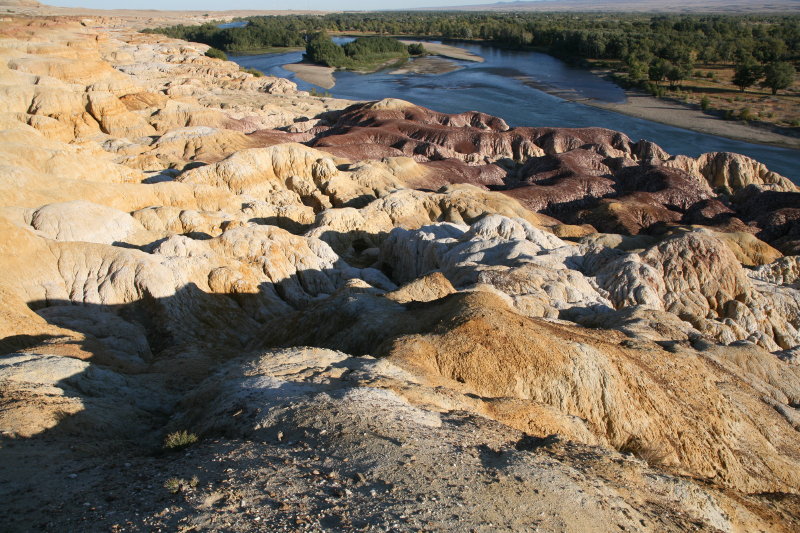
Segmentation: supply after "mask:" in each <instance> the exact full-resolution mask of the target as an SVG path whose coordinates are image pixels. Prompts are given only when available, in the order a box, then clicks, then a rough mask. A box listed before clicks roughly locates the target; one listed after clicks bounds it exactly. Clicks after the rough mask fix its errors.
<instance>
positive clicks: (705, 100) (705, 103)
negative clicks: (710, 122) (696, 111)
mask: <svg viewBox="0 0 800 533" xmlns="http://www.w3.org/2000/svg"><path fill="white" fill-rule="evenodd" d="M710 106H711V100H710V99H709V98H708V96H703V98H702V99H701V100H700V108H701V109H702V110H703V111H708V108H709V107H710Z"/></svg>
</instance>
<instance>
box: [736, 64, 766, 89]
mask: <svg viewBox="0 0 800 533" xmlns="http://www.w3.org/2000/svg"><path fill="white" fill-rule="evenodd" d="M760 78H761V67H760V66H759V65H757V64H756V63H755V62H753V61H745V62H743V63H739V64H737V65H736V72H735V73H734V74H733V84H734V85H736V86H737V87H739V90H741V91H742V92H744V90H745V89H747V88H748V87H750V86H751V85H754V84H755V83H756V82H757V81H758V80H759V79H760Z"/></svg>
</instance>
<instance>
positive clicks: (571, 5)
mask: <svg viewBox="0 0 800 533" xmlns="http://www.w3.org/2000/svg"><path fill="white" fill-rule="evenodd" d="M420 10H424V11H442V10H458V11H583V12H593V11H624V12H655V13H662V12H668V13H708V12H714V13H763V12H781V13H786V12H794V13H800V0H769V1H766V2H752V1H750V0H675V1H672V2H668V3H667V2H664V1H663V0H616V1H612V0H533V1H527V2H525V1H515V2H496V3H493V4H480V5H465V6H457V5H451V6H437V7H430V8H420Z"/></svg>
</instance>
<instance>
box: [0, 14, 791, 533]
mask: <svg viewBox="0 0 800 533" xmlns="http://www.w3.org/2000/svg"><path fill="white" fill-rule="evenodd" d="M204 51H205V47H204V46H203V45H197V44H191V43H185V42H179V41H174V40H170V39H166V38H161V37H158V36H153V35H143V34H138V33H134V32H132V31H129V30H117V31H107V30H104V29H98V28H90V27H88V26H87V25H86V23H84V24H81V23H79V22H77V21H69V20H63V19H62V20H35V21H30V20H23V19H19V20H14V21H12V22H11V23H8V24H7V25H6V26H3V27H0V140H2V142H1V143H0V176H1V178H0V231H2V234H3V240H2V241H0V296H2V302H3V304H2V306H0V347H2V353H3V354H5V355H3V356H2V357H0V431H2V435H3V437H2V438H3V441H4V446H3V447H2V449H0V455H2V457H0V458H1V459H2V460H1V461H0V464H2V465H3V466H2V467H0V468H4V469H6V470H4V471H3V473H4V475H3V476H1V477H2V478H3V479H4V480H7V481H4V482H3V483H2V484H0V494H2V496H3V501H4V503H3V504H0V505H3V506H4V508H5V509H6V510H8V511H10V513H6V514H8V515H9V516H12V519H11V521H10V522H9V524H10V525H9V527H11V528H12V529H14V528H16V529H20V528H24V527H26V526H25V524H30V523H34V522H35V521H37V520H38V521H41V522H42V524H44V525H42V528H43V529H48V528H52V527H54V526H53V525H52V524H50V525H49V526H48V525H47V521H48V520H49V518H46V517H45V516H44V515H41V514H37V513H40V511H38V510H37V509H39V508H45V509H50V507H48V505H52V506H55V505H58V504H59V502H62V503H63V502H66V500H64V498H66V497H72V496H71V495H73V494H79V495H80V498H81V500H79V501H83V500H84V499H85V500H86V501H90V500H91V502H94V501H95V499H96V498H97V497H98V494H99V493H98V491H101V492H103V493H104V494H105V493H108V492H114V493H115V494H117V492H118V491H120V490H127V488H128V487H129V486H134V487H135V488H134V489H131V490H138V491H141V494H143V495H145V496H144V497H143V498H142V501H146V503H143V504H141V505H143V507H137V505H139V504H138V503H136V501H138V500H135V499H131V498H119V496H115V497H114V498H119V500H122V503H109V502H114V501H117V500H115V499H110V500H107V501H106V503H103V504H102V505H101V504H93V503H90V505H89V506H87V507H86V508H80V509H72V510H69V511H65V514H64V515H63V516H64V518H63V520H64V522H63V523H62V524H60V525H61V526H62V527H65V528H67V529H79V528H81V527H84V525H81V524H84V522H85V520H87V519H89V518H91V519H92V520H93V521H94V522H93V523H94V524H102V525H104V526H108V527H109V528H111V527H113V525H114V524H118V523H122V522H124V521H127V522H125V523H126V524H127V525H126V526H125V527H130V528H134V529H136V528H139V529H142V528H150V527H152V528H158V527H161V528H172V529H177V528H178V526H179V525H180V524H182V523H183V522H181V521H182V520H183V521H185V520H188V519H189V518H187V517H190V518H191V520H195V521H196V522H192V523H196V524H201V523H202V524H209V526H208V527H211V528H212V529H213V528H215V527H216V528H218V529H221V530H226V531H227V530H244V529H247V527H249V526H247V527H245V526H244V525H243V524H250V523H251V521H253V520H255V518H254V517H256V516H258V517H259V520H262V518H263V519H264V520H265V522H262V523H270V524H279V525H282V524H290V525H291V524H295V525H297V524H300V523H307V524H310V525H311V526H312V527H319V528H325V527H327V528H333V529H337V528H338V529H348V528H351V527H366V526H370V525H375V524H378V523H379V521H380V520H381V518H380V516H381V515H384V516H388V514H391V516H392V517H393V518H392V520H397V521H398V523H399V524H401V525H399V526H397V527H398V528H400V529H402V528H406V527H407V528H408V529H414V528H423V527H430V528H434V529H443V530H447V529H453V530H458V529H462V530H463V527H462V526H464V524H469V527H477V528H478V529H483V530H490V529H491V530H514V529H516V530H519V529H529V528H530V527H532V524H534V525H536V524H538V526H539V527H540V528H542V529H544V530H550V531H560V530H581V531H585V530H594V529H597V528H598V526H597V524H598V523H602V524H616V525H617V526H618V527H620V528H623V529H628V530H652V531H664V530H666V531H680V530H686V529H687V528H689V527H695V526H696V527H701V528H703V529H708V530H722V531H751V530H764V531H767V530H769V531H792V530H796V529H797V526H798V521H799V520H800V514H799V513H798V512H797V509H798V505H800V481H798V480H800V444H798V443H800V439H798V438H797V437H798V431H800V411H798V405H800V366H798V352H799V351H800V287H799V286H798V279H800V263H798V257H797V255H796V254H797V251H798V246H799V245H798V243H800V233H798V232H800V229H798V228H800V215H798V213H800V205H799V204H798V197H800V191H798V189H797V187H795V186H794V185H793V184H792V183H791V182H790V181H789V180H788V179H786V178H784V177H782V176H779V175H777V174H775V173H774V172H770V171H769V170H768V169H766V168H765V167H764V166H763V165H761V164H760V163H757V162H755V161H752V160H750V159H748V158H745V157H743V156H740V155H737V154H705V155H703V156H701V157H699V158H697V159H691V158H687V157H684V156H675V157H672V156H670V155H669V154H666V153H665V152H664V151H663V150H661V149H660V148H659V147H658V146H656V145H654V144H652V143H649V142H647V141H638V142H633V141H632V140H630V139H629V138H627V137H626V136H625V135H624V134H622V133H618V132H613V131H609V130H604V129H599V128H589V129H578V130H575V129H560V128H513V129H511V128H509V127H508V126H507V125H506V124H505V123H504V122H503V121H502V120H500V119H498V118H495V117H491V116H488V115H485V114H482V113H477V112H471V113H463V114H459V115H447V114H443V113H437V112H434V111H431V110H427V109H424V108H420V107H417V106H414V105H413V104H410V103H408V102H402V101H398V100H382V101H379V102H373V103H368V104H364V103H357V104H356V103H352V102H345V101H339V100H333V99H320V98H314V97H311V96H309V95H308V94H306V93H303V92H301V91H297V90H296V88H295V87H294V86H293V84H291V83H290V82H288V81H286V80H281V79H276V78H270V77H260V78H256V77H253V76H251V75H250V74H247V73H243V72H240V70H239V69H238V67H236V65H234V64H233V63H228V62H223V61H219V60H216V59H211V58H208V57H205V56H204V55H203V52H204ZM173 430H189V431H191V432H193V433H196V434H197V435H199V436H200V437H201V442H200V443H199V444H197V445H195V446H194V447H192V448H191V453H190V454H189V453H187V454H186V455H185V456H183V455H181V456H180V458H179V459H175V460H168V459H161V458H155V459H153V458H150V459H147V461H150V460H152V461H156V463H157V464H156V463H154V464H150V465H149V466H148V465H146V464H145V463H146V462H147V461H146V460H145V459H142V458H141V457H142V451H143V450H145V451H146V450H152V448H153V447H157V446H159V443H160V442H161V440H162V439H163V437H164V435H165V433H168V432H170V431H173ZM9 443H10V444H13V447H12V446H6V444H9ZM65 450H70V451H68V452H67V451H65ZM81 450H88V454H86V453H84V452H83V451H81ZM81 454H83V455H81ZM98 454H103V455H104V456H111V457H113V459H112V460H109V461H108V464H107V465H98V464H97V461H96V459H95V457H96V456H97V455H98ZM109 454H111V455H109ZM42 456H47V457H50V458H52V460H51V461H50V462H49V464H48V465H46V466H44V467H42V468H41V469H40V470H37V469H32V468H31V467H30V464H32V463H33V462H36V461H33V458H36V457H42ZM264 457H269V459H268V460H267V459H263V458H264ZM20 458H21V459H20ZM254 458H258V459H257V460H256V459H254ZM345 459H346V460H345ZM25 461H29V462H28V463H26V462H25ZM170 461H171V462H170ZM254 462H258V465H259V466H257V467H255V466H254ZM118 463H122V464H125V463H127V464H129V465H130V464H133V466H132V468H133V469H134V470H133V471H137V472H139V473H140V474H139V477H136V478H135V479H134V480H133V481H131V479H130V476H129V475H128V474H125V473H124V472H123V471H122V469H120V468H119V466H118ZM87 465H89V466H87ZM167 465H168V467H169V468H175V469H180V470H181V471H182V472H183V471H185V472H187V474H186V475H187V476H188V475H189V474H188V472H190V471H191V472H192V474H191V475H195V474H196V475H197V476H199V477H200V480H199V481H198V483H199V484H198V483H195V484H194V486H189V482H188V481H187V482H186V487H185V488H179V489H178V490H179V491H182V492H181V494H183V499H182V500H181V501H180V502H175V501H174V502H173V503H172V504H171V506H169V507H167V508H166V509H165V510H163V511H162V510H161V509H164V505H163V503H162V502H161V499H160V498H163V489H162V488H161V485H162V484H163V483H164V482H165V481H167V480H166V479H162V478H165V471H166V470H168V469H169V468H168V467H167ZM216 465H224V468H225V469H227V470H225V469H223V467H222V466H220V467H219V468H217V466H216ZM264 465H272V466H271V467H270V468H274V471H273V470H270V471H269V473H267V470H268V469H267V470H265V466H264ZM281 465H282V466H281ZM126 468H127V467H126ZM192 468H194V469H195V470H191V469H192ZM64 469H74V470H78V471H79V472H80V473H79V474H75V476H74V477H65V474H64V472H65V471H69V470H64ZM162 470H163V471H162ZM56 471H58V474H59V475H58V476H55V478H58V479H66V481H63V482H55V481H53V482H52V487H50V486H49V485H48V487H50V488H47V489H46V490H41V487H42V486H43V485H47V483H44V482H43V480H45V479H51V478H54V476H53V472H56ZM85 472H93V473H94V474H84V473H85ZM314 472H316V473H314ZM92 475H97V476H99V477H98V478H92V477H91V476H92ZM171 475H179V474H178V473H175V474H171ZM181 475H182V474H181ZM148 476H151V477H152V478H155V481H153V480H152V479H150V477H148ZM223 478H224V479H223ZM98 479H103V482H102V483H100V482H99V481H98ZM76 480H77V481H76ZM109 480H110V481H109ZM140 482H141V483H140ZM69 483H73V485H71V486H68V485H64V484H69ZM215 484H216V485H215ZM139 485H141V487H140V486H139ZM33 486H37V487H39V489H40V492H39V493H38V496H37V497H36V498H38V499H35V498H34V500H35V501H34V500H31V499H30V498H33V497H32V496H26V497H25V498H29V499H28V500H26V499H25V498H23V497H22V496H20V495H21V494H26V492H25V489H26V488H31V487H33ZM101 486H102V489H98V487H101ZM154 486H155V487H157V489H153V487H154ZM181 486H182V485H181ZM109 487H111V488H109ZM156 490H161V491H162V493H161V495H160V496H158V495H156V494H155V491H156ZM298 495H299V496H298ZM120 496H121V495H120ZM378 496H379V497H378ZM76 497H77V496H76ZM434 498H435V500H434ZM378 499H379V500H380V502H381V504H380V506H378V507H376V505H375V501H376V500H378ZM429 500H430V501H436V510H435V511H433V512H432V514H430V515H427V514H419V511H420V505H421V502H426V501H429ZM131 502H133V503H131ZM153 502H159V503H157V504H156V503H153ZM215 502H224V505H226V506H227V507H226V509H228V511H229V512H227V513H226V514H225V515H224V517H223V516H222V515H220V514H219V513H218V510H219V509H220V508H219V506H218V504H217V503H215ZM242 502H245V503H242ZM247 502H251V503H247ZM301 502H302V505H301ZM409 502H413V503H409ZM575 502H578V503H575ZM151 504H152V505H157V506H158V509H155V507H152V505H151ZM295 504H296V507H295ZM93 505H94V507H92V506H93ZM219 505H223V504H219ZM115 506H116V507H115ZM303 506H305V507H303ZM309 506H310V508H311V511H309V510H308V509H309ZM304 508H305V511H304V510H303V509H304ZM98 509H99V510H98ZM112 511H113V512H112ZM312 511H313V512H312ZM86 513H95V514H92V515H89V514H86ZM114 513H117V514H116V515H115V514H114ZM314 513H317V514H314ZM387 513H388V514H387ZM218 515H219V516H220V517H218V518H213V519H212V518H211V517H212V516H214V517H217V516H218ZM453 516H457V517H460V519H461V520H463V522H458V521H457V520H456V519H454V518H453ZM119 517H122V518H119ZM31 520H33V521H34V522H31ZM217 520H219V521H220V522H219V523H217V525H215V526H211V525H210V524H214V523H216V522H215V521H217ZM297 520H300V522H297ZM73 526H74V527H73ZM181 527H183V526H181ZM198 527H199V526H198ZM387 527H390V528H391V527H394V526H392V525H391V524H389V526H387ZM604 527H605V526H603V527H601V528H600V529H603V528H604ZM609 527H612V526H609ZM614 527H616V526H614Z"/></svg>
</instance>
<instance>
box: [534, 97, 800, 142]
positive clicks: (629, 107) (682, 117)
mask: <svg viewBox="0 0 800 533" xmlns="http://www.w3.org/2000/svg"><path fill="white" fill-rule="evenodd" d="M548 92H549V91H548ZM625 92H626V95H627V97H628V99H627V101H626V102H623V103H610V102H600V101H598V100H582V101H581V103H584V104H586V105H590V106H593V107H598V108H601V109H607V110H609V111H614V112H616V113H622V114H624V115H628V116H632V117H636V118H642V119H645V120H650V121H653V122H658V123H660V124H666V125H668V126H675V127H677V128H683V129H687V130H691V131H696V132H699V133H705V134H709V135H717V136H720V137H727V138H728V139H735V140H738V141H746V142H751V143H759V144H767V145H770V146H778V147H781V148H793V149H800V138H798V137H791V136H788V135H783V134H781V133H777V132H774V131H769V130H766V129H761V128H757V127H754V126H749V125H747V124H745V123H743V122H736V121H732V120H724V119H721V118H717V117H715V116H713V115H709V114H706V113H704V112H703V111H702V110H700V109H695V108H693V107H689V106H686V105H681V104H679V103H676V102H671V101H669V100H665V99H662V98H655V97H653V96H650V95H647V94H644V93H641V92H638V91H631V90H627V91H625ZM558 96H562V95H561V94H559V95H558ZM562 97H563V96H562Z"/></svg>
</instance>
